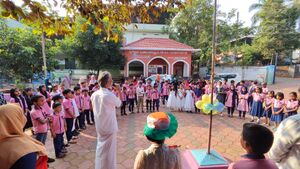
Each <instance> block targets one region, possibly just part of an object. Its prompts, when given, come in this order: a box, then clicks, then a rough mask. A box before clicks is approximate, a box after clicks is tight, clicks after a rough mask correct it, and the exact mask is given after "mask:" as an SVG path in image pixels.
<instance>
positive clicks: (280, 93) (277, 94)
mask: <svg viewBox="0 0 300 169" xmlns="http://www.w3.org/2000/svg"><path fill="white" fill-rule="evenodd" d="M277 96H279V97H280V98H281V99H284V94H283V93H282V92H277V93H276V97H277Z"/></svg>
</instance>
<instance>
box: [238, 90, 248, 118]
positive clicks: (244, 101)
mask: <svg viewBox="0 0 300 169" xmlns="http://www.w3.org/2000/svg"><path fill="white" fill-rule="evenodd" d="M238 97H239V103H238V106H237V110H238V111H239V118H240V119H241V118H242V116H243V119H245V118H246V112H248V111H249V107H248V97H249V94H248V90H247V88H246V87H245V86H243V87H242V88H241V91H240V93H239V96H238Z"/></svg>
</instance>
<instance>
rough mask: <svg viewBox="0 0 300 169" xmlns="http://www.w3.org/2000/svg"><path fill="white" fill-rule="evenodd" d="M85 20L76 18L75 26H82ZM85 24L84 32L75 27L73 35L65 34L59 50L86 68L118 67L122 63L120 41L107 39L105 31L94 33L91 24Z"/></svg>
mask: <svg viewBox="0 0 300 169" xmlns="http://www.w3.org/2000/svg"><path fill="white" fill-rule="evenodd" d="M85 22H86V21H85V19H82V18H81V19H77V20H76V27H77V28H80V27H82V26H83V25H84V24H85ZM86 26H87V27H86V31H85V32H83V31H81V29H75V32H74V34H73V35H70V36H66V37H65V38H64V39H63V40H62V41H60V47H61V51H62V52H63V53H64V54H65V55H66V56H68V57H71V58H75V59H77V60H78V61H79V62H80V63H81V65H82V66H83V68H86V69H92V70H96V71H99V70H100V69H103V68H111V67H117V68H120V65H122V64H123V57H122V55H121V51H120V48H121V42H120V41H117V42H116V41H114V40H111V39H109V36H108V35H107V34H106V33H105V32H99V33H98V32H97V34H95V26H93V25H86ZM115 31H118V30H115ZM119 34H120V32H119ZM118 36H121V35H118Z"/></svg>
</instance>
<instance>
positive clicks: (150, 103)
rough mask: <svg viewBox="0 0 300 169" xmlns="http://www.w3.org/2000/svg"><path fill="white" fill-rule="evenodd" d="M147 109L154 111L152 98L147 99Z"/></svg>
mask: <svg viewBox="0 0 300 169" xmlns="http://www.w3.org/2000/svg"><path fill="white" fill-rule="evenodd" d="M146 107H147V111H149V110H150V111H152V100H146Z"/></svg>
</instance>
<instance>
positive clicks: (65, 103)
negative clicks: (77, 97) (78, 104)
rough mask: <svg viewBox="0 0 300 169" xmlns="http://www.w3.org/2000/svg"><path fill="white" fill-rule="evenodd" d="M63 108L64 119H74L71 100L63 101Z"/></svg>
mask: <svg viewBox="0 0 300 169" xmlns="http://www.w3.org/2000/svg"><path fill="white" fill-rule="evenodd" d="M63 106H64V110H65V118H73V117H74V107H73V105H72V100H71V99H64V101H63ZM67 110H68V111H67Z"/></svg>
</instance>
